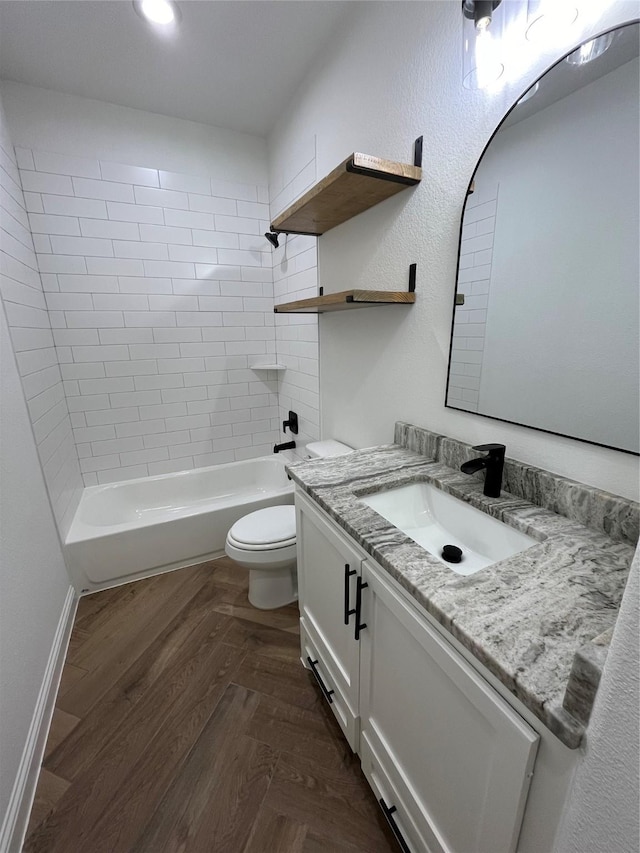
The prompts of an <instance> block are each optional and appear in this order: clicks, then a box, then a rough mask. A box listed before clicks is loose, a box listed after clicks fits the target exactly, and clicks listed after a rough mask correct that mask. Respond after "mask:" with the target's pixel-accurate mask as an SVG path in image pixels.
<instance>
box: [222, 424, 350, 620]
mask: <svg viewBox="0 0 640 853" xmlns="http://www.w3.org/2000/svg"><path fill="white" fill-rule="evenodd" d="M306 449H307V453H308V455H309V457H310V458H311V459H320V458H324V457H327V456H341V455H343V454H345V453H351V451H352V450H353V448H352V447H347V445H346V444H342V443H341V442H339V441H334V440H332V439H330V440H327V441H315V442H312V443H311V444H308V445H307V448H306ZM224 550H225V552H226V554H227V556H228V557H231V559H232V560H235V561H236V563H239V564H240V565H241V566H244V567H245V568H247V569H249V603H250V604H252V605H253V606H254V607H257V608H259V609H260V610H273V609H275V608H276V607H284V606H285V605H286V604H290V603H291V602H292V601H295V600H296V599H297V598H298V582H297V575H296V511H295V507H293V506H292V505H291V504H286V505H282V506H270V507H267V508H266V509H259V510H257V511H256V512H251V513H249V514H248V515H245V516H243V517H242V518H241V519H239V521H236V523H235V524H234V525H233V527H232V528H231V529H230V530H229V532H228V533H227V541H226V543H225V548H224Z"/></svg>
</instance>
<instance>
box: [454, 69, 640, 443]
mask: <svg viewBox="0 0 640 853" xmlns="http://www.w3.org/2000/svg"><path fill="white" fill-rule="evenodd" d="M566 67H567V66H566V65H565V68H566ZM550 76H551V75H550ZM638 105H639V98H638V60H637V59H636V60H634V61H632V62H628V63H626V64H625V65H623V66H622V67H620V68H617V69H616V70H615V71H612V72H611V73H610V74H607V75H605V76H604V77H601V78H600V79H598V80H596V81H595V82H593V83H591V84H590V85H589V86H585V87H583V88H581V89H578V91H576V92H574V93H572V94H571V95H569V96H568V97H566V98H562V99H561V100H560V101H557V102H556V103H554V104H552V105H551V106H549V107H547V108H546V109H544V110H541V111H540V112H537V113H535V114H534V115H532V116H530V117H529V118H527V119H525V120H524V121H521V122H519V123H517V124H515V125H514V126H512V127H507V128H505V129H504V130H503V131H501V132H500V133H499V134H498V135H497V136H496V138H495V140H494V141H493V142H492V144H491V146H490V148H489V150H488V151H487V154H486V155H485V157H483V160H482V164H481V165H480V168H479V169H478V172H477V174H476V178H475V181H476V190H477V192H478V193H479V194H480V196H482V195H483V193H485V191H486V190H487V189H488V190H491V189H495V187H496V185H497V184H498V183H499V185H500V191H499V194H498V200H497V213H496V225H495V237H494V240H493V256H492V261H491V264H492V265H491V275H490V278H491V284H490V287H489V297H488V311H487V320H486V322H487V330H486V338H485V345H484V358H483V362H482V376H481V378H482V381H481V383H480V401H479V408H478V411H480V412H483V413H484V414H491V415H494V416H495V417H499V418H504V419H506V420H511V421H516V422H519V423H527V424H532V425H537V426H541V427H542V428H544V429H550V430H554V431H556V432H561V433H565V434H569V435H576V436H580V437H582V438H586V439H589V440H591V441H595V442H598V443H600V444H607V445H610V446H612V447H619V448H621V449H626V450H635V451H636V452H637V451H638V449H639V447H638V417H639V414H638V411H639V407H640V400H639V396H638V393H639V387H640V372H639V369H638V342H639V340H640V335H639V332H640V327H639V308H640V306H639V304H638V296H639V294H638V280H639V278H640V276H639V265H638V232H639V230H640V222H639V217H638V186H639V185H640V174H639V172H638V166H639V163H638V150H639V149H640V139H639V132H638V128H639V120H640V116H639V114H638ZM585 178H586V179H585ZM474 196H475V193H474ZM472 197H473V196H472ZM466 218H467V217H466V213H465V222H466ZM487 236H488V235H487ZM483 239H484V238H483ZM477 241H478V239H477V238H476V242H477ZM466 242H468V241H463V247H464V245H465V243H466ZM461 257H462V256H461ZM461 274H464V273H463V272H462V271H461ZM459 313H461V311H460V309H457V310H456V326H457V329H456V331H457V332H459V333H460V334H464V330H465V328H471V329H476V326H475V325H471V326H469V325H467V324H461V325H460V326H458V322H457V321H458V314H459ZM462 313H464V309H463V312H462ZM469 322H470V323H471V324H474V318H473V317H470V318H469ZM477 328H478V329H479V328H480V327H479V326H478V327H477ZM541 332H543V333H542V334H541Z"/></svg>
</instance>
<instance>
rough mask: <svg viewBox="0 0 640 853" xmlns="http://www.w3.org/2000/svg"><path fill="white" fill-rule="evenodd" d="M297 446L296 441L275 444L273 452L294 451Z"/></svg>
mask: <svg viewBox="0 0 640 853" xmlns="http://www.w3.org/2000/svg"><path fill="white" fill-rule="evenodd" d="M295 446H296V443H295V441H285V442H284V444H274V445H273V452H274V453H280V451H281V450H293V449H294V447H295Z"/></svg>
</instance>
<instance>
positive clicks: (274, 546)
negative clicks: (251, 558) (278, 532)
mask: <svg viewBox="0 0 640 853" xmlns="http://www.w3.org/2000/svg"><path fill="white" fill-rule="evenodd" d="M227 542H228V543H229V544H230V545H233V546H234V548H238V550H240V551H276V550H278V549H279V548H288V547H289V546H290V545H295V544H296V537H295V536H293V537H292V538H291V539H283V540H282V542H267V543H266V544H264V545H248V544H247V543H246V542H238V540H237V539H235V538H234V537H233V536H232V535H231V532H229V533H228V534H227Z"/></svg>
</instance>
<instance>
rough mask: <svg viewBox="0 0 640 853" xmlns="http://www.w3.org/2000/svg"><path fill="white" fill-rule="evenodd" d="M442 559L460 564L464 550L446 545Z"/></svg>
mask: <svg viewBox="0 0 640 853" xmlns="http://www.w3.org/2000/svg"><path fill="white" fill-rule="evenodd" d="M442 559H443V560H446V561H447V563H459V562H460V561H461V560H462V548H458V546H457V545H445V546H444V548H443V549H442Z"/></svg>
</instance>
